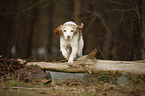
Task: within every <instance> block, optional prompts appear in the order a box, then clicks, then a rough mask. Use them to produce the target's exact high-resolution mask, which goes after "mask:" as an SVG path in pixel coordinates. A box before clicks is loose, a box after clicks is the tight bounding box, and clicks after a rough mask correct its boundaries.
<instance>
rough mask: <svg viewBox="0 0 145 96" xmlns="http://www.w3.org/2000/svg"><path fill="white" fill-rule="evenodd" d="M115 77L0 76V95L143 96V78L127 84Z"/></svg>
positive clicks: (102, 74)
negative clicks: (29, 77) (51, 78)
mask: <svg viewBox="0 0 145 96" xmlns="http://www.w3.org/2000/svg"><path fill="white" fill-rule="evenodd" d="M116 78H117V77H116V76H115V75H113V74H104V73H98V74H95V75H90V76H88V77H87V78H83V79H77V78H76V79H67V80H62V81H52V82H48V80H46V79H43V80H42V79H40V80H28V81H20V80H19V79H18V78H15V79H10V80H6V81H5V80H4V79H2V78H1V79H0V80H1V81H0V96H20V95H22V96H145V81H144V80H143V79H144V78H140V79H139V78H138V79H136V78H135V79H134V80H133V81H130V82H132V83H130V84H128V85H124V84H119V83H117V82H116Z"/></svg>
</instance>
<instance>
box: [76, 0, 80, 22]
mask: <svg viewBox="0 0 145 96" xmlns="http://www.w3.org/2000/svg"><path fill="white" fill-rule="evenodd" d="M80 13H81V0H74V19H75V20H74V21H75V22H76V23H81V20H80Z"/></svg>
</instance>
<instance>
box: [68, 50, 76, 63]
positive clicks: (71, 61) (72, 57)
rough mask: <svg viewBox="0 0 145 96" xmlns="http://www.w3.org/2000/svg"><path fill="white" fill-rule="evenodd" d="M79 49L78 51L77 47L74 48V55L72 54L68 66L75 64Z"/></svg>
mask: <svg viewBox="0 0 145 96" xmlns="http://www.w3.org/2000/svg"><path fill="white" fill-rule="evenodd" d="M77 49H78V48H77V47H73V48H72V53H71V55H70V57H69V60H68V64H69V65H72V64H73V59H74V58H75V57H76V54H77Z"/></svg>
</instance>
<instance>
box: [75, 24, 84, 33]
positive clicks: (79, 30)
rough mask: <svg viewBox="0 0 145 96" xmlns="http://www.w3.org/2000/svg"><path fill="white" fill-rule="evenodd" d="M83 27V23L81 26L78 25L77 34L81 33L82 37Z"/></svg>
mask: <svg viewBox="0 0 145 96" xmlns="http://www.w3.org/2000/svg"><path fill="white" fill-rule="evenodd" d="M83 26H84V24H83V23H81V25H76V27H77V29H76V32H77V33H79V35H81V33H82V31H81V30H82V29H83Z"/></svg>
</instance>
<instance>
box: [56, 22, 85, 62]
mask: <svg viewBox="0 0 145 96" xmlns="http://www.w3.org/2000/svg"><path fill="white" fill-rule="evenodd" d="M83 26H84V25H83V23H81V25H76V23H74V22H72V21H68V22H66V23H64V24H63V25H60V26H59V27H57V28H56V29H55V30H54V33H55V35H57V36H59V37H60V50H61V52H62V55H63V56H64V58H65V59H66V60H68V64H69V65H72V64H73V60H74V58H76V57H80V56H82V50H83V46H84V40H83V37H82V31H81V30H82V28H83Z"/></svg>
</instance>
